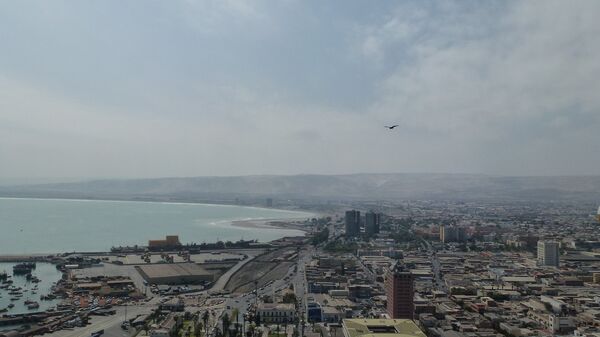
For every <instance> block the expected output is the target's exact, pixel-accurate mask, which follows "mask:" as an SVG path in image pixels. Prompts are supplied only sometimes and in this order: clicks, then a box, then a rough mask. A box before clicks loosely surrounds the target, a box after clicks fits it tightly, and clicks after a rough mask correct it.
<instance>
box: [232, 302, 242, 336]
mask: <svg viewBox="0 0 600 337" xmlns="http://www.w3.org/2000/svg"><path fill="white" fill-rule="evenodd" d="M231 317H232V318H233V317H235V336H234V337H237V335H238V330H239V325H240V311H239V310H238V308H233V310H232V311H231Z"/></svg>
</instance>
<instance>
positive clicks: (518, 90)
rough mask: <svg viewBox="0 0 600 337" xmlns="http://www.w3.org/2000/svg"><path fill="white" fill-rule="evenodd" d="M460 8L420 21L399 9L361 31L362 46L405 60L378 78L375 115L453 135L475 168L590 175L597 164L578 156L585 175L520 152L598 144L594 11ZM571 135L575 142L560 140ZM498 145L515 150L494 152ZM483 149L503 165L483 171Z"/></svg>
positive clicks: (531, 6) (577, 7) (599, 72)
mask: <svg viewBox="0 0 600 337" xmlns="http://www.w3.org/2000/svg"><path fill="white" fill-rule="evenodd" d="M459 9H460V7H459V6H453V7H451V9H450V10H445V11H442V13H440V10H439V8H430V9H429V11H427V12H426V13H425V14H423V12H422V11H421V10H419V11H418V15H416V16H417V17H419V19H418V20H416V21H415V20H412V19H410V18H408V19H407V18H406V17H407V16H408V17H410V13H407V12H406V11H402V10H397V11H396V13H400V14H397V17H394V18H391V19H390V20H388V21H387V22H385V23H383V24H382V25H381V26H380V27H374V28H373V27H370V28H369V29H367V30H366V35H365V37H364V41H365V43H366V44H369V43H370V42H369V41H372V40H377V41H378V44H379V48H380V49H381V50H386V51H387V54H386V55H388V54H389V55H394V50H395V49H397V48H402V49H403V51H402V53H403V54H405V55H409V57H408V59H409V60H410V61H406V59H404V60H400V61H399V62H397V63H396V64H395V67H394V68H393V69H391V71H390V74H389V75H388V76H387V77H386V78H385V79H384V80H383V81H382V85H381V89H380V92H379V95H378V98H377V100H376V102H375V103H374V104H373V108H372V111H373V113H374V115H376V116H378V117H380V118H384V117H388V118H390V117H391V116H394V117H396V118H397V119H398V120H400V121H401V122H402V123H403V124H404V125H406V126H407V127H410V128H414V129H417V130H428V131H429V132H436V133H440V134H443V135H448V136H450V135H456V134H459V135H460V138H462V141H459V142H457V143H456V144H454V146H457V147H465V148H466V150H467V151H471V152H473V153H477V154H478V155H479V156H481V157H480V160H478V161H477V163H478V165H480V167H481V168H482V169H484V170H486V171H489V170H498V171H499V172H507V171H508V172H514V173H518V172H521V173H522V172H524V171H527V172H528V173H531V174H535V173H536V172H541V173H544V172H555V173H558V172H567V171H571V172H576V171H578V169H580V170H581V171H579V172H591V170H592V167H593V165H597V164H598V160H597V159H587V160H586V159H584V158H579V160H578V161H579V162H581V163H582V164H584V163H586V164H584V165H585V168H584V167H580V168H566V167H565V165H563V164H562V163H560V161H561V160H562V159H559V158H562V156H566V154H564V153H563V154H557V156H556V157H554V158H548V157H545V158H538V157H537V156H532V157H530V158H529V159H528V158H525V156H523V154H522V153H519V152H520V151H523V153H529V154H530V155H531V150H532V149H536V151H542V152H548V151H552V152H555V150H554V151H553V149H562V150H564V151H569V148H571V151H574V150H576V149H578V148H582V146H583V145H584V144H586V143H594V142H598V141H599V136H598V134H597V133H596V132H595V131H594V130H597V129H598V127H599V126H600V117H599V114H598V111H600V96H599V95H597V92H600V84H599V83H598V81H597V78H599V76H600V61H598V58H597V57H596V55H598V54H599V53H600V40H599V39H598V36H600V25H598V24H597V20H596V18H595V17H594V15H593V14H592V13H595V12H597V11H598V10H600V4H599V3H598V2H589V1H577V2H573V3H565V2H560V1H549V2H544V5H540V3H532V2H511V6H510V7H509V8H507V9H506V10H503V11H502V12H501V13H500V15H499V16H496V17H491V18H490V19H489V20H488V22H483V20H486V19H487V17H484V16H481V14H482V13H481V12H478V13H470V12H469V11H466V10H464V8H463V10H459ZM488 14H492V13H488ZM399 20H406V22H407V23H408V24H410V25H411V26H410V28H405V27H402V28H399V29H398V31H399V33H398V35H399V36H403V37H405V38H402V39H398V38H396V37H395V35H394V34H393V32H389V31H388V29H387V27H390V25H389V22H397V21H399ZM423 22H427V23H426V24H422V23H423ZM401 26H404V25H401ZM392 27H393V25H392ZM392 30H394V29H393V28H392ZM405 31H412V32H413V33H411V34H408V35H407V34H405V33H404V32H405ZM484 33H485V34H484ZM409 35H410V36H409ZM407 36H408V37H407ZM379 53H381V52H379ZM367 56H368V55H367ZM386 57H387V56H386ZM375 58H376V59H381V58H382V56H380V55H376V56H375ZM581 120H585V121H586V122H585V123H582V122H581ZM574 133H577V135H578V137H571V138H569V137H561V136H569V135H573V134H574ZM538 139H539V140H542V141H541V142H538V141H537V140H538ZM558 142H561V144H557V143H558ZM541 144H543V145H541ZM557 145H560V146H557ZM565 145H566V146H565ZM480 146H481V147H480ZM501 146H504V147H505V148H512V149H513V151H511V152H510V153H504V152H505V151H499V150H500V149H499V147H501ZM486 151H496V153H497V154H500V155H502V157H501V158H502V160H504V161H505V162H503V163H498V161H499V160H494V161H493V162H494V165H497V164H500V166H498V167H495V168H492V167H489V166H488V165H487V163H486V160H485V159H484V158H482V157H483V156H484V155H485V154H484V153H485V152H486ZM589 155H590V156H596V157H597V155H598V151H594V152H592V153H589ZM511 157H513V158H518V157H524V158H522V159H523V160H524V161H525V164H524V165H522V166H516V165H514V163H513V162H511V161H510V159H511ZM582 157H583V156H582ZM538 159H539V160H538Z"/></svg>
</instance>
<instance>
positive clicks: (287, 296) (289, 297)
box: [282, 293, 296, 303]
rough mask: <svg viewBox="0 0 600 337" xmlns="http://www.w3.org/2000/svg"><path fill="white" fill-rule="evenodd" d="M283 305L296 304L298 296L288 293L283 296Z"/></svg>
mask: <svg viewBox="0 0 600 337" xmlns="http://www.w3.org/2000/svg"><path fill="white" fill-rule="evenodd" d="M282 300H283V303H296V295H295V294H294V293H287V294H285V295H283V299H282Z"/></svg>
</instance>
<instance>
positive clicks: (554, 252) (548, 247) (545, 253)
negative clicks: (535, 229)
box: [537, 241, 560, 267]
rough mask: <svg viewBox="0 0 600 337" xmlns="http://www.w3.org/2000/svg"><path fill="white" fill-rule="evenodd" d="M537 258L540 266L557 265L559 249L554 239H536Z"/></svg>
mask: <svg viewBox="0 0 600 337" xmlns="http://www.w3.org/2000/svg"><path fill="white" fill-rule="evenodd" d="M537 260H538V264H539V265H541V266H554V267H558V266H559V263H560V261H559V249H558V242H556V241H538V243H537Z"/></svg>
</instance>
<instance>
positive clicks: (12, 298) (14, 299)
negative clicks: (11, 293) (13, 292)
mask: <svg viewBox="0 0 600 337" xmlns="http://www.w3.org/2000/svg"><path fill="white" fill-rule="evenodd" d="M10 300H11V301H18V300H19V298H18V297H11V298H10Z"/></svg>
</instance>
